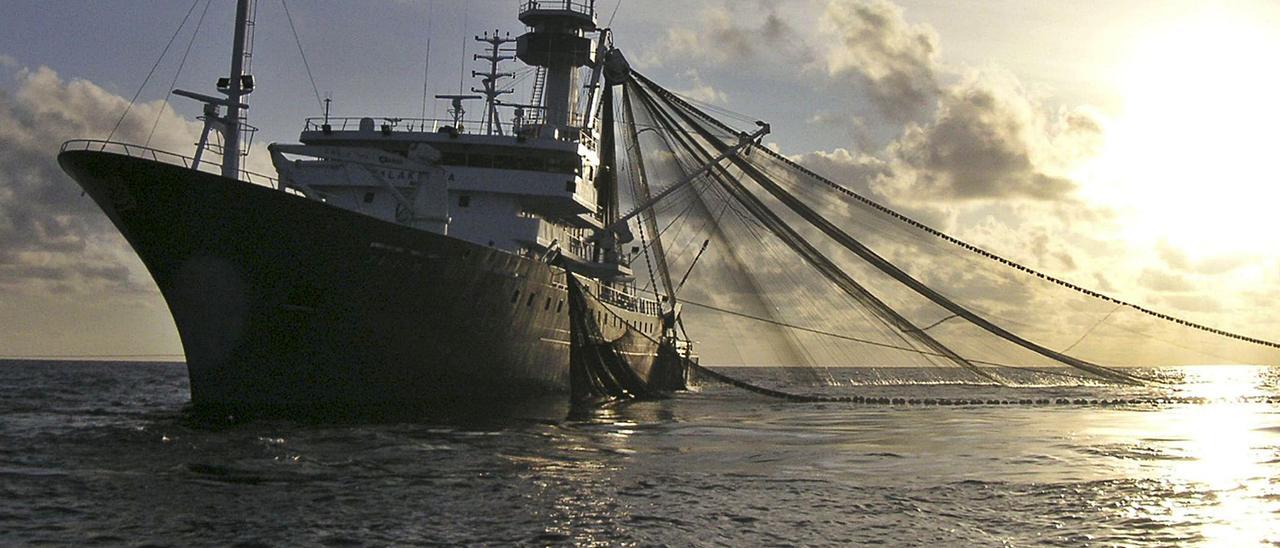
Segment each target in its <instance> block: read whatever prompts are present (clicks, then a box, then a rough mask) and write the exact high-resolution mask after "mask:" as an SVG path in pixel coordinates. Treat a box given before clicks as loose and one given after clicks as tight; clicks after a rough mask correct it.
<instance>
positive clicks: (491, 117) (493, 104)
mask: <svg viewBox="0 0 1280 548" xmlns="http://www.w3.org/2000/svg"><path fill="white" fill-rule="evenodd" d="M476 41H477V42H484V43H486V44H489V53H488V54H486V55H481V54H479V53H477V54H475V55H474V56H473V60H476V61H488V62H489V71H488V72H479V71H474V70H473V71H471V77H472V78H475V77H477V76H483V77H484V78H482V79H481V80H480V83H481V84H483V85H484V88H483V89H476V88H471V91H472V92H475V93H481V94H484V98H485V128H486V134H487V135H493V130H494V128H495V127H496V128H497V130H498V135H502V124H501V123H500V122H499V121H498V97H501V96H503V95H506V94H508V93H511V92H512V90H509V89H501V88H499V86H498V80H499V79H501V78H511V77H513V76H515V75H514V74H512V73H510V72H498V63H501V62H503V61H509V60H511V59H515V56H514V55H509V54H512V53H515V52H514V51H513V50H511V49H507V48H503V47H502V46H504V45H506V44H510V43H511V42H515V39H514V38H511V36H510V35H508V36H507V37H505V38H504V37H501V36H498V31H497V30H494V31H493V36H492V37H490V36H489V33H487V32H486V33H484V37H480V36H477V37H476Z"/></svg>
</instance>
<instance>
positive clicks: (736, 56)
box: [636, 0, 813, 68]
mask: <svg viewBox="0 0 1280 548" xmlns="http://www.w3.org/2000/svg"><path fill="white" fill-rule="evenodd" d="M741 4H742V2H732V3H730V2H725V3H723V4H721V5H718V6H711V7H708V8H705V9H703V10H702V11H701V12H700V13H698V14H697V16H696V21H697V24H696V25H695V26H693V27H684V26H677V27H670V28H667V29H666V36H664V37H663V39H661V40H658V41H657V44H658V45H657V46H656V47H655V48H653V49H650V50H647V51H642V52H641V53H640V54H639V55H638V56H637V57H636V62H637V64H638V65H640V66H654V65H661V64H667V63H670V62H673V61H678V62H681V63H685V64H690V63H692V64H697V65H704V66H718V65H726V64H729V65H744V64H748V63H750V64H752V65H753V67H754V68H762V66H763V65H768V64H791V65H793V64H794V63H796V62H801V63H807V62H808V60H809V59H812V57H813V54H812V52H811V51H810V49H809V47H808V46H807V45H806V44H805V42H804V39H803V37H802V36H801V35H800V34H799V33H798V32H796V30H795V29H794V28H793V27H792V26H791V24H790V23H788V22H787V21H786V20H785V19H784V18H783V17H782V16H781V15H780V14H779V13H778V11H777V5H776V3H774V2H769V1H764V0H761V1H758V2H756V3H755V6H756V7H757V8H758V9H750V10H744V9H743V6H742V5H741ZM755 14H760V15H761V17H759V18H752V17H751V16H753V15H755Z"/></svg>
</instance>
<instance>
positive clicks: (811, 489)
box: [0, 362, 1280, 546]
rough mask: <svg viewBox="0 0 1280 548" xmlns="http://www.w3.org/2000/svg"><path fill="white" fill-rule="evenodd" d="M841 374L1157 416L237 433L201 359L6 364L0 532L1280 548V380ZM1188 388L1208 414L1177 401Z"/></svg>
mask: <svg viewBox="0 0 1280 548" xmlns="http://www.w3.org/2000/svg"><path fill="white" fill-rule="evenodd" d="M734 373H735V374H736V375H739V376H742V377H746V378H748V379H754V380H756V381H758V382H762V383H767V382H768V379H780V378H785V377H786V375H780V374H778V373H777V372H768V371H761V370H758V369H739V370H737V371H735V372H734ZM835 373H836V377H837V378H838V379H839V380H840V381H842V383H841V385H840V386H836V387H830V388H815V387H811V386H807V385H800V384H794V383H793V384H791V385H790V386H788V388H790V389H792V390H796V391H805V390H827V391H830V392H832V393H840V394H846V395H862V396H874V397H890V398H893V397H903V398H962V397H963V398H969V399H973V398H994V399H1006V400H1007V399H1019V398H1041V397H1043V398H1052V399H1057V398H1067V399H1077V398H1081V399H1094V400H1098V399H1115V398H1126V399H1138V400H1143V402H1144V403H1135V404H1127V405H1120V406H1098V405H1040V406H1036V405H983V406H972V405H959V406H932V407H925V406H909V405H903V406H891V405H850V404H795V403H783V402H777V401H772V400H766V399H762V398H759V397H757V396H753V395H748V394H743V393H740V392H737V391H733V390H731V389H729V388H725V387H720V386H703V387H702V388H701V389H700V391H697V392H692V393H686V394H680V395H679V396H677V397H676V398H673V399H669V400H662V401H650V402H639V403H633V404H628V405H620V406H614V407H608V408H604V409H591V410H585V411H578V412H574V413H572V414H571V413H569V411H568V409H567V407H566V406H565V405H564V404H563V400H561V403H560V404H559V405H550V404H548V405H540V406H535V407H533V408H530V409H527V410H525V411H521V410H519V409H515V408H513V409H505V410H500V411H495V412H474V410H473V411H470V412H467V413H465V414H463V415H459V416H450V415H448V414H445V415H438V416H430V417H425V418H424V417H417V418H414V417H398V418H395V419H393V420H380V421H379V420H345V421H340V420H325V421H318V422H306V423H301V422H295V421H278V420H273V421H252V422H239V423H225V422H221V423H219V422H216V421H215V422H204V421H200V420H197V419H196V418H194V417H192V416H190V415H188V414H186V412H185V411H183V410H184V406H185V405H187V403H188V399H187V398H188V395H187V393H186V377H185V371H184V369H183V368H182V367H181V366H180V365H175V364H122V363H94V364H84V363H81V364H76V363H56V362H54V363H48V362H46V363H35V362H6V363H4V364H0V384H2V385H3V386H6V387H8V388H6V390H4V391H3V392H0V474H3V478H4V479H3V482H0V491H2V493H3V494H2V495H0V531H4V538H5V540H6V542H13V543H19V544H26V543H37V542H43V541H64V542H65V541H67V540H69V539H96V540H97V541H98V542H103V543H109V544H115V543H127V542H148V541H156V542H161V541H162V542H167V543H179V544H188V543H210V542H213V543H217V544H230V543H235V542H260V543H266V544H318V543H343V542H350V543H372V544H405V543H413V542H420V541H435V542H442V543H478V544H507V543H517V542H527V543H536V544H545V543H558V542H565V543H577V544H593V543H598V544H623V543H638V544H657V543H667V544H687V543H715V542H720V543H725V544H735V545H757V544H776V543H800V544H860V543H872V542H878V543H887V544H891V545H903V544H922V543H931V544H943V545H994V544H1001V543H1007V544H1012V545H1028V544H1045V543H1050V544H1059V545H1079V544H1084V543H1089V544H1098V545H1117V544H1119V545H1173V544H1178V545H1230V546H1240V545H1251V544H1259V543H1273V542H1277V541H1280V526H1278V523H1280V522H1278V520H1277V517H1278V516H1280V483H1278V482H1277V481H1276V480H1273V479H1272V478H1276V477H1280V459H1278V458H1277V457H1278V455H1280V415H1278V414H1277V409H1278V406H1277V405H1276V404H1274V403H1258V397H1272V396H1278V395H1280V390H1278V389H1280V370H1278V369H1268V368H1246V367H1220V368H1213V367H1206V368H1187V369H1181V370H1176V369H1170V370H1162V371H1161V372H1160V374H1161V375H1162V376H1163V377H1164V378H1166V379H1168V380H1169V381H1170V384H1169V385H1168V386H1160V387H1147V388H1134V387H1110V386H1053V385H1046V386H1041V387H1039V388H1020V389H1009V388H999V387H987V386H974V385H972V384H960V383H952V382H949V381H948V378H947V376H946V375H947V372H946V371H942V370H912V369H894V370H878V371H873V370H865V369H849V370H840V371H836V372H835ZM775 382H776V381H775ZM1170 397H1178V398H1206V400H1205V403H1198V404H1189V403H1158V402H1154V401H1153V400H1155V399H1159V398H1170ZM1241 397H1245V398H1252V399H1251V400H1249V401H1250V402H1249V403H1238V402H1236V401H1235V400H1237V398H1241Z"/></svg>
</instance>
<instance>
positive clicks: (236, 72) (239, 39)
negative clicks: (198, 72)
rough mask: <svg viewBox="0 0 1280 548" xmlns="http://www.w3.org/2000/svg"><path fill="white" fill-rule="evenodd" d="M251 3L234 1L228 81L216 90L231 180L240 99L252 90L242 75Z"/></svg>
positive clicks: (225, 169) (236, 168) (236, 171)
mask: <svg viewBox="0 0 1280 548" xmlns="http://www.w3.org/2000/svg"><path fill="white" fill-rule="evenodd" d="M252 1H253V0H236V32H235V38H233V41H232V43H231V77H230V78H228V79H227V86H226V88H225V89H219V91H221V92H222V93H224V94H226V96H227V116H226V121H227V124H226V127H225V128H223V130H222V131H223V138H224V140H225V146H223V149H222V176H223V177H228V178H232V179H235V178H238V177H239V176H240V110H241V109H240V107H241V103H240V99H241V98H242V97H244V96H245V95H248V93H249V91H253V84H252V80H248V81H246V79H245V76H246V74H244V60H245V57H246V55H247V54H246V51H245V39H246V37H247V35H248V28H249V24H250V23H249V3H250V2H252ZM246 83H248V84H249V86H248V91H246V90H245V84H246ZM219 84H221V82H219ZM218 87H219V88H222V87H223V86H218Z"/></svg>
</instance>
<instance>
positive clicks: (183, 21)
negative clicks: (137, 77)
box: [102, 0, 200, 147]
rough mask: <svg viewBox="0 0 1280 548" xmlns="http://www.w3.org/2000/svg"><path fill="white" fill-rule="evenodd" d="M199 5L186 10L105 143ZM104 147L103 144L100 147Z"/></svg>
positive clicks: (117, 128)
mask: <svg viewBox="0 0 1280 548" xmlns="http://www.w3.org/2000/svg"><path fill="white" fill-rule="evenodd" d="M198 5H200V0H195V1H194V2H192V3H191V8H190V9H188V10H187V14H186V15H184V16H183V17H182V22H181V23H179V24H178V28H177V29H174V31H173V36H170V37H169V41H168V42H167V43H166V44H165V45H164V49H163V50H161V51H160V57H158V58H157V59H156V62H155V64H153V65H151V70H150V71H147V77H146V78H143V79H142V85H140V86H138V91H136V92H134V94H133V98H131V99H129V104H128V106H126V107H125V108H124V112H122V113H120V118H119V119H118V120H116V125H115V126H113V127H112V128H111V133H108V134H107V139H106V140H107V141H110V140H111V138H112V137H114V136H115V134H116V131H117V130H119V129H120V124H121V123H123V122H124V118H125V116H128V115H129V111H130V110H131V109H133V104H134V103H136V102H137V101H138V96H139V95H142V90H143V89H146V87H147V82H150V81H151V76H152V75H154V74H155V73H156V68H157V67H159V66H160V62H161V61H163V60H164V56H165V55H166V54H168V53H169V47H170V46H172V45H173V41H174V40H175V39H177V38H178V33H180V32H182V28H183V27H185V26H187V20H188V19H190V18H191V13H192V12H194V11H196V6H198ZM102 146H103V147H106V144H105V143H104V144H103V145H102Z"/></svg>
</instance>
